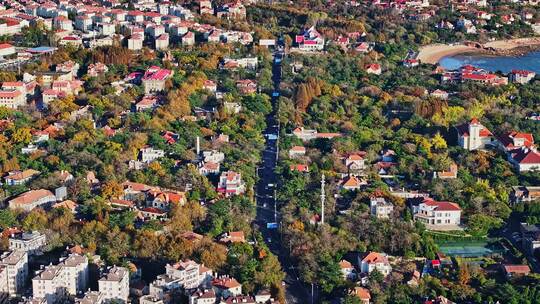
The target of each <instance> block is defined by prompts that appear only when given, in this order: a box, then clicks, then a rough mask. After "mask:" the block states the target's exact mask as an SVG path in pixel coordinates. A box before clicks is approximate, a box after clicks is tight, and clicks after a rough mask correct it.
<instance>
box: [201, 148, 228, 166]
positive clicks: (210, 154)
mask: <svg viewBox="0 0 540 304" xmlns="http://www.w3.org/2000/svg"><path fill="white" fill-rule="evenodd" d="M202 155H203V159H204V161H205V162H214V163H221V162H223V160H224V159H225V154H224V153H223V152H219V151H216V150H209V151H203V153H202Z"/></svg>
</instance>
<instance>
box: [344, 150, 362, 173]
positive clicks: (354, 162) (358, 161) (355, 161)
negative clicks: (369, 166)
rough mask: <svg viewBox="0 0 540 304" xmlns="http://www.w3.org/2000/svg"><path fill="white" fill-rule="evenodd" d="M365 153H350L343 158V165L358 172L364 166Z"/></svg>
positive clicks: (351, 170)
mask: <svg viewBox="0 0 540 304" xmlns="http://www.w3.org/2000/svg"><path fill="white" fill-rule="evenodd" d="M365 155H366V153H365V152H363V153H352V154H350V155H348V156H347V157H346V158H345V167H347V170H348V171H349V172H351V173H352V172H359V171H362V170H364V169H365V168H366V160H365V159H364V157H365Z"/></svg>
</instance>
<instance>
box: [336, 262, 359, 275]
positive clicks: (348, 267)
mask: <svg viewBox="0 0 540 304" xmlns="http://www.w3.org/2000/svg"><path fill="white" fill-rule="evenodd" d="M339 268H340V269H341V273H342V274H343V278H344V279H345V280H352V279H354V278H355V277H356V273H355V272H354V267H353V265H352V264H351V262H349V261H347V260H341V261H339Z"/></svg>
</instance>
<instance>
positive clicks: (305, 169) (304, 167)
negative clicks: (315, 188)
mask: <svg viewBox="0 0 540 304" xmlns="http://www.w3.org/2000/svg"><path fill="white" fill-rule="evenodd" d="M289 167H290V169H291V171H293V172H294V171H296V172H302V173H305V172H309V166H308V165H302V164H296V165H290V166H289Z"/></svg>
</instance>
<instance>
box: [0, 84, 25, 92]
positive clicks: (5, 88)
mask: <svg viewBox="0 0 540 304" xmlns="http://www.w3.org/2000/svg"><path fill="white" fill-rule="evenodd" d="M2 90H3V91H14V90H17V91H21V93H23V94H24V95H26V94H27V92H26V84H25V83H24V82H22V81H4V82H3V83H2Z"/></svg>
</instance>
